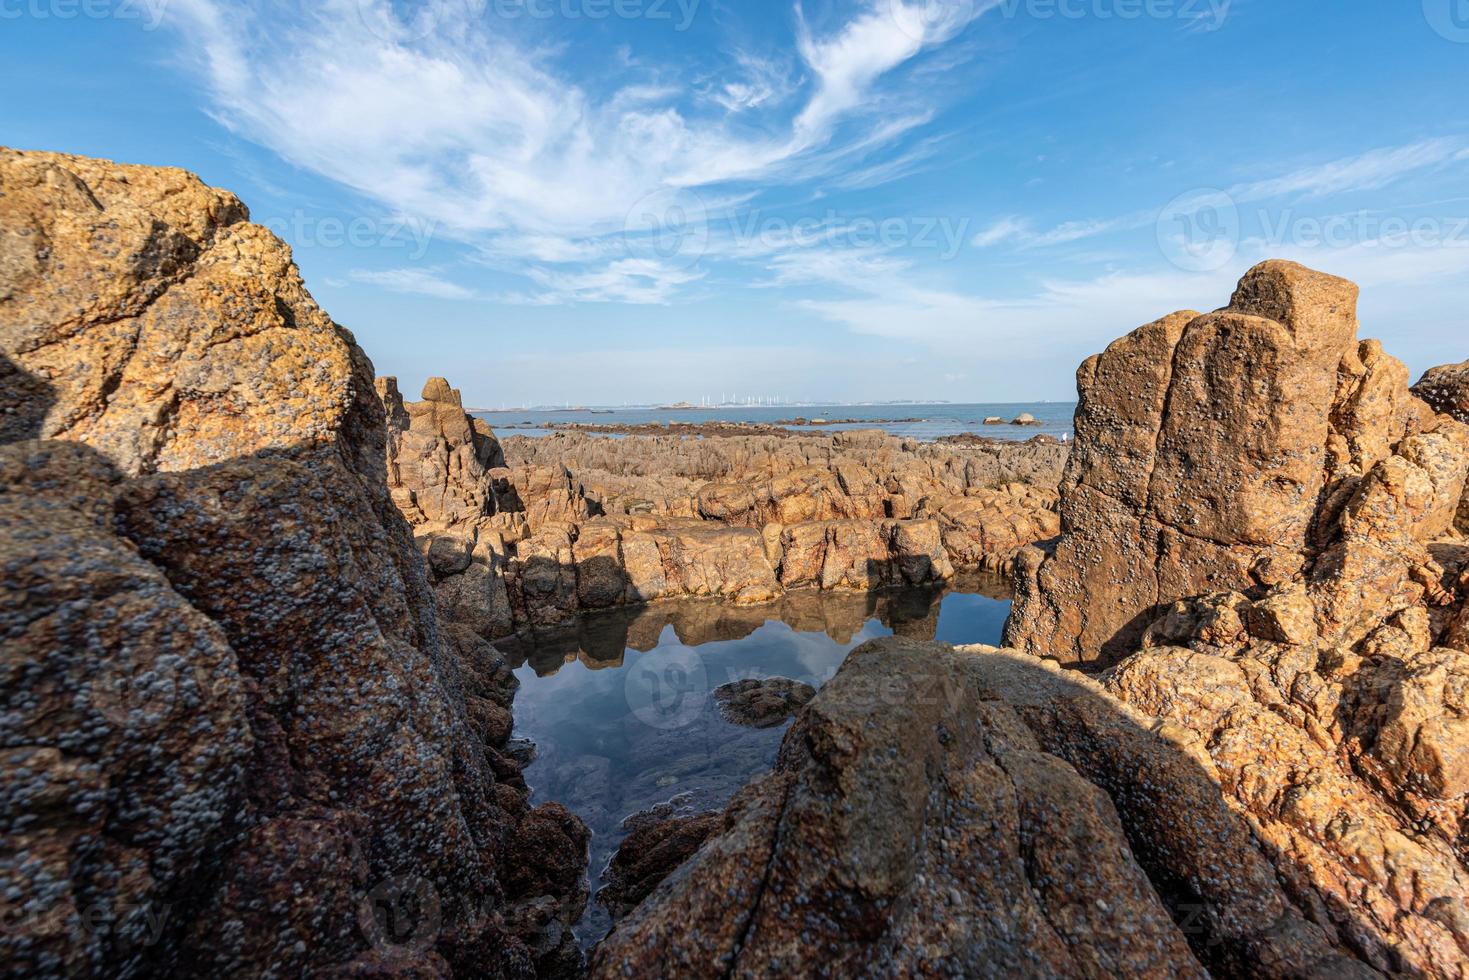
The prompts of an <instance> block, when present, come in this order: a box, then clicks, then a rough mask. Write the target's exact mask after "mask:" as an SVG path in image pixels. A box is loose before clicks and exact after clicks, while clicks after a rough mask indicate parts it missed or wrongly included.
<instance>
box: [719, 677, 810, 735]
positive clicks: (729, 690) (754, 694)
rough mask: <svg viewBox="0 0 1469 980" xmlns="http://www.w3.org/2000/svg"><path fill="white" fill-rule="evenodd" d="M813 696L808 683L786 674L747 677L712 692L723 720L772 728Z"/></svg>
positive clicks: (755, 726) (803, 705) (754, 726)
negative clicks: (780, 675)
mask: <svg viewBox="0 0 1469 980" xmlns="http://www.w3.org/2000/svg"><path fill="white" fill-rule="evenodd" d="M815 696H816V689H815V688H814V687H812V686H811V685H810V684H805V683H802V682H801V681H793V680H791V679H790V678H789V677H764V678H754V677H749V678H745V679H743V680H738V681H730V682H729V683H728V684H721V685H719V686H718V687H716V688H715V689H714V691H713V697H714V701H715V703H717V704H718V705H719V713H720V714H722V715H723V716H724V718H725V720H726V721H730V722H733V723H734V724H736V725H747V726H749V727H751V728H772V727H774V726H776V725H779V724H781V723H782V722H784V721H785V720H786V719H787V718H789V717H790V716H791V715H793V714H795V713H796V712H797V711H799V710H800V709H801V708H803V707H805V705H806V702H808V701H810V700H811V699H812V698H813V697H815Z"/></svg>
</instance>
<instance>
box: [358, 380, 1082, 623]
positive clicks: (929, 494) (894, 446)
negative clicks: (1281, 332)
mask: <svg viewBox="0 0 1469 980" xmlns="http://www.w3.org/2000/svg"><path fill="white" fill-rule="evenodd" d="M378 386H379V389H378V390H379V393H380V395H382V397H383V400H384V404H385V405H386V407H387V414H388V420H389V429H390V436H389V460H388V469H389V473H390V482H391V484H392V486H393V487H394V499H395V500H397V501H398V503H399V505H400V507H401V508H402V510H403V512H404V514H405V515H406V516H407V517H408V519H409V521H410V523H412V524H413V525H414V528H415V532H416V533H417V535H418V538H419V542H420V546H421V547H422V548H423V549H424V551H425V553H426V554H427V555H428V558H429V562H430V566H431V568H432V569H433V572H434V575H435V579H436V586H435V590H436V592H437V594H438V597H439V602H440V606H441V607H442V608H443V609H445V610H446V615H448V616H449V617H450V618H451V619H452V620H454V621H455V622H458V623H461V624H464V625H465V626H466V628H468V629H471V630H473V631H474V632H475V633H476V634H477V635H479V636H482V637H485V638H496V637H499V636H503V635H505V634H507V633H509V632H511V631H512V630H514V629H518V628H522V627H525V626H546V625H550V624H554V623H557V622H560V621H563V620H565V619H567V618H568V617H570V616H573V615H575V614H576V613H578V612H581V611H586V610H595V609H606V608H612V607H616V606H622V605H632V604H638V603H643V602H648V601H651V600H655V599H664V598H675V597H684V596H696V597H697V596H718V597H721V598H725V599H729V600H732V601H734V602H736V603H744V604H748V603H765V602H770V601H772V600H774V599H775V598H776V597H778V596H780V595H781V594H783V593H784V592H785V591H786V590H787V589H793V588H803V587H815V588H822V589H849V590H871V589H878V588H882V587H886V586H895V585H923V584H930V583H935V582H942V581H946V580H948V579H950V578H951V577H952V576H953V575H954V572H955V569H956V568H969V567H986V568H1003V567H1005V566H1007V565H1008V562H1009V560H1010V558H1011V557H1012V556H1013V555H1014V554H1015V553H1016V552H1017V551H1018V550H1019V549H1020V548H1021V547H1023V546H1024V545H1027V544H1029V543H1031V542H1033V541H1037V540H1041V539H1044V538H1046V537H1048V536H1050V535H1052V534H1054V533H1055V531H1056V530H1057V528H1058V521H1057V517H1056V514H1055V512H1054V509H1053V508H1054V507H1055V502H1056V496H1055V493H1054V491H1053V490H1052V489H1050V487H1051V486H1052V485H1053V484H1054V482H1055V479H1056V478H1057V475H1058V474H1059V471H1060V465H1061V461H1062V460H1063V459H1064V458H1065V450H1064V449H1063V448H1062V447H1060V446H1058V445H1055V444H1049V445H1048V444H1044V443H1036V444H1024V445H1014V446H1005V447H1002V446H996V445H993V444H990V445H985V446H981V447H965V448H956V447H941V446H920V445H918V444H915V443H911V442H905V441H903V440H899V439H896V438H892V437H889V436H887V435H885V434H883V433H882V432H880V431H875V432H874V431H856V432H840V433H836V434H833V435H794V436H788V437H780V438H777V437H773V436H729V437H721V438H709V439H694V438H688V439H685V438H672V437H646V436H633V437H628V438H626V439H617V440H613V439H602V438H596V437H592V436H587V435H585V434H581V433H577V434H557V435H554V436H550V437H547V438H543V439H526V438H524V437H514V438H512V439H510V440H507V442H506V444H505V449H504V450H503V457H502V455H501V453H502V450H501V448H500V443H499V442H498V441H497V440H496V439H495V438H494V436H493V434H492V433H490V432H489V430H488V428H486V427H485V426H484V425H483V423H482V422H477V421H476V420H473V419H471V418H469V417H468V416H466V415H465V414H464V410H463V408H462V407H461V402H460V398H459V396H458V394H457V393H456V392H454V391H453V389H451V388H450V387H449V385H448V384H447V382H445V381H443V379H440V378H435V379H432V380H431V381H430V382H429V384H428V387H427V388H426V389H425V391H424V401H423V402H420V403H416V404H412V403H410V404H407V405H405V404H404V403H403V402H402V399H401V397H400V396H399V395H398V392H397V385H396V382H395V381H394V380H393V379H391V378H381V379H379V380H378ZM502 459H503V460H504V461H505V462H507V463H508V466H506V467H503V468H501V467H495V466H494V465H493V464H494V463H496V462H499V461H501V460H502ZM1028 481H1029V482H1028ZM446 501H448V503H447V504H446V503H445V502H446ZM425 502H427V505H426V504H425Z"/></svg>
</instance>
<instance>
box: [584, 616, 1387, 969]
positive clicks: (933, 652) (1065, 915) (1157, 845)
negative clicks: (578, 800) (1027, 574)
mask: <svg viewBox="0 0 1469 980" xmlns="http://www.w3.org/2000/svg"><path fill="white" fill-rule="evenodd" d="M1181 806H1186V807H1187V808H1188V810H1187V812H1188V814H1189V817H1188V820H1186V821H1180V820H1179V819H1178V813H1179V808H1180V807H1181ZM1200 840H1207V841H1208V842H1209V846H1208V847H1207V848H1201V847H1200V846H1199V841H1200ZM669 970H672V971H675V972H677V973H678V974H679V975H680V976H688V977H704V976H751V975H770V974H778V975H789V976H808V975H840V976H952V975H958V976H997V975H1019V976H1036V977H1041V976H1046V977H1055V976H1077V977H1110V976H1139V977H1176V976H1206V975H1208V972H1207V971H1209V970H1212V971H1215V972H1218V973H1228V974H1233V975H1259V976H1281V977H1284V976H1327V975H1337V976H1348V977H1350V976H1370V975H1372V971H1371V970H1368V969H1365V968H1363V967H1362V966H1361V965H1360V964H1358V963H1356V962H1354V961H1353V960H1352V959H1350V958H1349V957H1347V956H1346V955H1344V953H1343V951H1342V949H1341V948H1340V946H1339V945H1338V943H1337V942H1336V940H1335V937H1334V936H1333V934H1332V933H1331V931H1330V930H1329V929H1324V928H1322V927H1320V926H1318V925H1315V924H1313V923H1311V922H1309V921H1308V920H1307V918H1306V917H1305V916H1304V915H1303V914H1302V912H1301V911H1300V910H1299V909H1297V908H1296V907H1295V906H1294V905H1293V904H1292V903H1291V901H1290V900H1289V897H1288V896H1287V895H1286V894H1285V892H1284V890H1283V889H1282V888H1281V886H1280V885H1279V884H1278V883H1277V881H1276V879H1275V874H1274V869H1273V867H1272V866H1271V864H1270V862H1269V861H1268V860H1267V858H1266V856H1265V854H1264V853H1263V852H1262V851H1261V849H1260V848H1259V846H1258V845H1257V844H1256V843H1255V841H1254V840H1253V839H1252V837H1251V835H1250V832H1249V828H1248V827H1247V825H1246V824H1245V823H1244V821H1242V820H1241V819H1240V818H1239V817H1238V816H1236V815H1234V814H1233V813H1231V812H1230V810H1229V809H1228V808H1227V807H1226V806H1225V805H1224V803H1223V802H1222V801H1221V800H1220V798H1219V795H1218V790H1217V788H1216V787H1215V785H1214V784H1213V783H1212V782H1211V781H1210V780H1209V779H1208V777H1207V775H1206V774H1205V772H1204V771H1203V770H1202V769H1201V768H1200V767H1199V765H1198V763H1197V761H1196V760H1195V759H1194V757H1193V756H1192V755H1191V754H1189V753H1188V752H1186V751H1184V750H1183V749H1181V748H1179V747H1177V746H1175V745H1174V744H1173V743H1171V742H1170V741H1169V740H1168V738H1167V737H1166V736H1164V735H1163V734H1160V733H1157V732H1154V731H1151V730H1150V729H1149V728H1148V727H1147V721H1146V720H1145V719H1142V718H1141V717H1139V716H1137V715H1135V714H1134V713H1132V712H1130V711H1128V709H1126V708H1125V707H1123V706H1121V705H1120V704H1118V703H1117V702H1116V701H1114V700H1113V699H1111V698H1110V697H1108V696H1107V695H1106V694H1105V693H1104V692H1102V691H1101V690H1100V689H1099V688H1097V686H1096V685H1095V684H1094V683H1091V682H1087V681H1085V680H1084V679H1081V678H1069V677H1066V676H1063V675H1062V674H1061V673H1059V672H1058V671H1056V670H1055V669H1054V667H1052V668H1051V669H1043V668H1042V666H1041V665H1040V663H1039V662H1037V661H1035V660H1032V659H1030V658H1027V657H1024V656H1021V655H1017V654H1005V653H999V652H996V651H993V650H989V649H978V648H976V649H974V650H970V651H963V652H956V651H954V650H953V649H952V648H949V647H944V646H940V645H937V644H915V643H913V642H911V641H906V640H879V641H875V642H873V643H869V644H867V645H865V646H863V647H860V648H859V649H857V650H856V651H854V652H853V653H852V654H851V655H850V656H849V657H848V659H847V661H846V662H845V663H844V664H843V665H842V667H841V669H840V670H839V671H838V672H837V675H836V676H835V677H834V678H833V679H832V680H831V681H830V682H828V683H827V685H826V686H825V687H823V688H822V690H821V691H820V692H819V693H818V694H817V696H816V698H815V699H814V700H813V701H812V702H811V703H810V704H809V705H808V706H807V707H806V708H805V709H804V710H803V711H802V712H801V714H800V715H798V717H797V720H796V723H795V725H794V726H793V727H792V728H791V730H790V731H789V732H788V733H787V735H786V738H785V740H784V742H783V744H782V746H781V750H780V755H779V758H778V760H777V762H776V765H775V768H774V770H773V771H772V772H771V773H770V774H769V775H768V776H766V777H764V778H761V779H758V780H756V781H755V782H753V783H751V784H750V785H749V786H748V787H746V789H745V790H743V791H742V792H741V793H740V794H739V795H738V796H736V798H735V799H734V800H733V801H732V802H731V803H730V805H729V806H728V808H727V809H726V810H725V812H724V814H723V818H722V824H721V826H720V827H719V828H718V830H717V831H716V832H715V833H714V834H713V835H712V836H711V837H709V839H708V840H707V841H705V843H704V844H703V845H702V847H700V849H699V850H698V852H697V853H696V854H695V855H694V856H693V857H692V858H691V859H689V861H688V863H686V864H685V865H683V866H682V867H681V868H679V869H678V870H677V871H676V872H674V873H673V874H671V875H670V876H669V877H667V878H666V879H665V880H664V881H663V882H662V883H661V884H660V885H659V886H658V887H657V888H656V889H655V890H654V891H653V893H652V894H651V896H650V897H649V898H648V899H647V900H645V901H644V902H643V903H642V904H641V905H640V906H639V907H638V908H637V909H635V910H634V911H633V912H631V913H630V914H629V915H628V916H627V917H626V918H625V919H623V921H622V922H621V923H619V924H618V926H617V927H616V928H615V929H614V930H613V931H612V933H611V934H610V935H609V936H608V938H607V939H606V940H604V941H603V943H602V944H601V945H600V946H599V947H598V948H597V950H596V951H595V952H594V954H593V958H592V964H591V975H592V976H594V977H611V976H641V975H646V974H651V973H655V972H660V971H663V972H667V971H669Z"/></svg>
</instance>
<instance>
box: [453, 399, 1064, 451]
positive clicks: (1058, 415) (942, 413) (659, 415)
mask: <svg viewBox="0 0 1469 980" xmlns="http://www.w3.org/2000/svg"><path fill="white" fill-rule="evenodd" d="M1075 411H1076V403H1075V402H1019V403H1013V404H987V403H978V404H973V405H959V404H952V405H951V404H938V405H801V406H792V405H783V406H775V407H768V406H760V407H727V408H693V409H688V408H609V409H592V408H583V409H570V410H556V411H550V410H538V411H520V410H512V411H508V412H504V411H496V412H474V413H473V414H475V415H476V416H478V417H479V418H482V419H484V420H485V421H486V422H488V423H489V424H490V427H491V428H492V429H494V430H495V432H496V433H497V434H499V435H507V436H509V435H524V436H543V435H548V434H549V433H550V432H551V431H552V430H549V429H543V428H540V426H541V425H542V424H544V423H554V424H567V423H572V422H575V423H580V424H583V425H612V424H617V425H643V424H649V423H655V424H660V425H661V424H665V423H668V422H685V423H690V424H697V423H700V422H750V423H760V424H764V425H773V424H774V423H776V422H781V421H786V420H790V419H795V418H797V417H801V418H806V419H832V420H834V419H856V420H857V421H856V422H853V423H843V424H840V425H821V426H788V428H791V429H793V430H794V431H798V432H835V431H840V430H842V429H873V428H879V429H885V430H887V431H888V432H890V433H892V434H893V435H895V436H902V437H904V438H908V439H917V440H919V441H924V442H926V441H932V440H934V439H937V438H938V437H940V436H949V435H957V434H959V433H961V432H974V433H978V434H979V435H984V436H989V437H991V438H995V439H1017V440H1024V439H1029V438H1030V437H1031V436H1034V435H1039V434H1042V433H1044V434H1046V435H1052V436H1055V437H1056V438H1058V439H1060V438H1062V437H1066V438H1070V436H1071V434H1072V429H1071V416H1072V413H1074V412H1075ZM1022 413H1029V414H1030V415H1033V416H1035V418H1036V419H1037V420H1038V421H1040V423H1041V424H1040V425H1038V426H1035V425H985V424H983V423H984V420H985V419H986V418H988V417H990V416H999V417H1000V418H1003V419H1005V420H1006V421H1007V422H1008V421H1009V420H1010V419H1013V418H1015V417H1016V416H1018V415H1020V414H1022ZM913 419H916V420H918V421H909V420H913Z"/></svg>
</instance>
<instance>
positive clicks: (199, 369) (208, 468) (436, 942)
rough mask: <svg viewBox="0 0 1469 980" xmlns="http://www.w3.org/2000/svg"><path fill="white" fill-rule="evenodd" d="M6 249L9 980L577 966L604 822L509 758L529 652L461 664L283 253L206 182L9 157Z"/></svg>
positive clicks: (356, 354)
mask: <svg viewBox="0 0 1469 980" xmlns="http://www.w3.org/2000/svg"><path fill="white" fill-rule="evenodd" d="M0 229H3V231H0V252H3V254H0V267H4V268H5V269H7V270H8V271H10V272H11V273H13V275H12V278H11V279H10V281H9V282H8V283H7V288H6V291H5V292H4V293H3V294H0V363H3V365H4V371H3V372H0V373H3V374H4V376H5V377H6V378H7V379H9V380H8V381H7V385H6V388H5V398H6V402H7V404H6V405H5V408H6V409H7V411H6V413H5V416H6V418H7V425H6V429H5V434H6V438H7V440H8V444H7V445H5V446H3V447H0V473H3V476H4V479H3V482H0V486H3V492H0V567H3V568H4V569H5V574H4V576H3V583H0V632H3V636H4V638H5V639H4V647H3V654H0V672H3V676H4V684H3V699H4V701H3V710H0V752H3V753H4V759H3V768H0V774H3V782H0V915H3V919H4V921H5V928H4V930H3V931H0V960H3V962H4V964H5V970H6V972H7V973H13V974H15V975H26V976H92V975H107V976H160V975H181V976H184V975H195V976H286V975H307V974H314V975H342V976H345V975H373V976H394V975H402V976H408V975H412V976H428V975H449V974H451V973H457V974H462V975H476V976H532V975H535V974H536V973H538V972H539V973H542V974H545V975H565V974H567V973H569V972H571V971H572V970H574V969H575V967H576V961H577V959H578V955H577V953H576V949H575V946H574V944H573V943H571V941H570V936H569V933H568V932H567V930H566V929H565V928H564V926H565V924H566V923H568V922H570V921H573V920H574V919H575V918H576V916H577V915H578V914H579V913H580V907H581V905H582V904H584V903H585V901H586V894H585V885H584V883H583V882H582V873H583V868H584V862H585V848H586V840H585V831H584V829H580V824H579V822H578V821H576V819H575V818H574V817H570V816H569V815H567V814H565V813H564V812H558V811H556V810H555V809H550V808H548V807H544V806H543V807H539V808H536V809H535V810H531V809H530V808H529V806H528V804H527V799H526V797H527V794H526V792H525V788H524V783H523V781H521V780H519V776H518V768H517V767H516V766H515V765H514V764H513V763H511V762H510V761H509V760H508V759H506V758H504V757H502V756H500V755H499V753H498V752H496V750H495V748H494V746H493V745H489V744H486V743H487V742H493V741H496V740H498V739H499V738H500V737H501V734H502V730H504V729H507V728H508V715H505V714H504V707H505V705H507V704H508V699H509V693H510V692H509V690H507V689H506V687H505V685H504V684H503V681H504V679H505V677H506V676H508V675H506V674H504V673H503V662H497V661H496V657H495V655H493V652H492V651H490V650H488V648H487V645H486V647H485V648H475V647H474V646H473V644H472V643H466V644H465V645H464V647H463V651H464V654H465V655H464V656H463V657H461V656H457V655H456V649H457V645H450V644H447V643H446V641H445V636H444V633H443V632H441V630H440V624H439V620H438V616H437V613H436V610H435V604H434V599H433V594H432V591H431V588H430V583H429V578H428V573H427V569H426V566H425V562H424V560H423V558H422V557H421V555H420V554H419V552H418V549H417V548H416V547H415V544H414V541H413V537H412V534H411V533H410V531H409V528H408V525H407V524H406V523H405V522H404V520H403V518H402V516H401V515H400V514H399V511H398V508H397V507H396V506H394V503H393V501H392V500H391V499H390V497H389V495H388V489H387V482H386V473H385V462H384V461H385V458H386V455H387V451H386V445H385V432H386V430H385V425H384V416H383V407H382V404H381V402H380V400H379V399H378V397H377V395H376V393H375V392H374V391H373V386H372V384H373V381H372V378H373V375H372V367H371V364H370V363H369V362H368V360H367V358H366V356H365V355H364V354H363V353H362V351H361V350H360V349H359V348H358V347H357V346H356V344H355V343H354V342H353V339H352V337H351V335H350V334H349V333H348V332H347V331H346V330H344V329H342V328H341V327H339V326H338V325H336V324H335V323H333V322H332V321H331V320H330V319H329V318H328V317H327V316H326V315H325V314H324V313H323V312H322V311H321V310H320V309H318V308H317V307H316V305H315V303H314V302H313V301H312V300H311V297H310V296H309V294H307V292H306V290H305V288H304V286H303V285H302V283H301V280H300V277H299V275H298V273H297V270H296V268H295V266H294V265H293V264H292V263H291V261H290V254H289V251H288V250H287V249H286V247H285V246H284V245H282V244H281V243H280V242H279V241H277V240H275V239H274V238H273V237H272V236H271V235H270V234H269V233H268V232H267V231H265V230H264V229H262V228H260V227H257V226H255V225H252V224H250V223H249V222H248V221H247V215H246V211H245V208H244V206H243V205H242V204H240V202H239V201H238V200H237V199H235V198H234V197H233V196H232V195H229V194H227V193H225V192H223V191H218V190H214V189H211V188H208V187H205V186H204V185H203V184H202V183H200V182H199V181H198V179H197V178H195V177H193V176H192V175H189V174H186V173H184V172H183V171H178V170H159V169H153V168H146V167H129V166H120V165H116V164H112V163H109V162H106V161H98V160H88V159H83V158H77V157H68V156H61V155H56V154H42V153H14V152H11V151H8V150H3V151H0ZM11 381H19V382H21V383H17V384H11V383H10V382H11ZM525 855H535V856H536V857H537V859H538V861H537V862H535V863H533V862H529V861H527V860H523V856H525ZM530 870H533V871H534V873H528V871H530Z"/></svg>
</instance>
